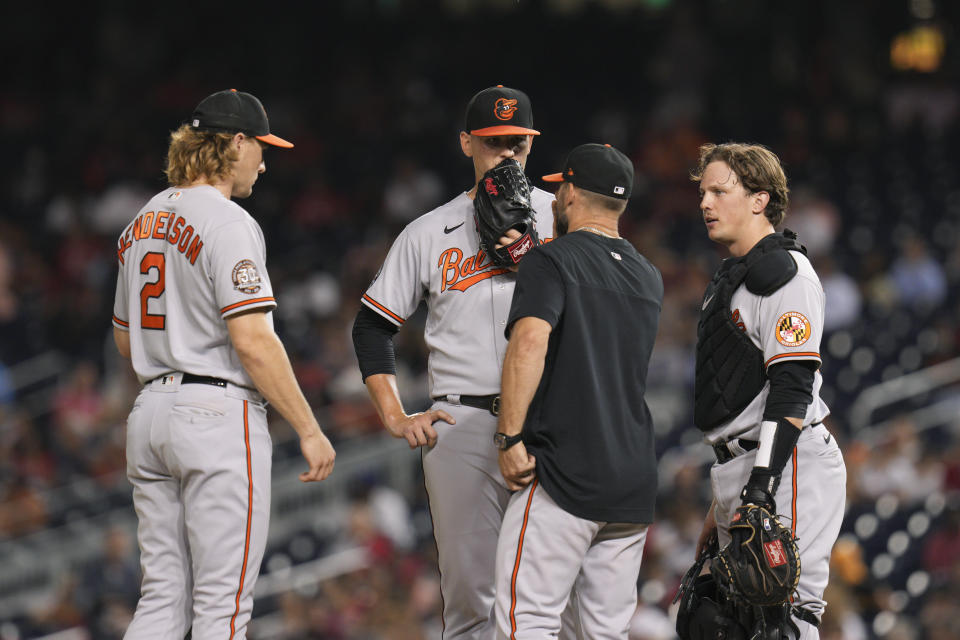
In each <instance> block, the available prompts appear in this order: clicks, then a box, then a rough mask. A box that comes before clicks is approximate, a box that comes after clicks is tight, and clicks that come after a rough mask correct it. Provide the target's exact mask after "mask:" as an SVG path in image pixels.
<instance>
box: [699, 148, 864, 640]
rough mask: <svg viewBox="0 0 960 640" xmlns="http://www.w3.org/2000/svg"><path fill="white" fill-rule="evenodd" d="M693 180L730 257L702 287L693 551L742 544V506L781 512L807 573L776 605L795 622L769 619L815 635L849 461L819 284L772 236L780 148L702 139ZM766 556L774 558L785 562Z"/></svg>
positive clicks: (783, 239)
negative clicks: (828, 391) (702, 495)
mask: <svg viewBox="0 0 960 640" xmlns="http://www.w3.org/2000/svg"><path fill="white" fill-rule="evenodd" d="M692 179H693V180H695V181H697V182H699V184H700V210H701V212H702V215H703V220H704V223H705V224H706V227H707V233H708V235H709V237H710V239H711V240H713V241H714V242H718V243H720V244H722V245H724V246H726V247H727V248H728V249H729V250H730V253H731V256H732V257H730V258H728V259H727V260H725V261H724V262H723V264H722V266H721V267H720V269H719V270H718V271H717V274H716V275H715V276H714V278H713V281H712V282H711V283H710V286H709V287H708V288H707V291H706V294H705V295H704V301H703V307H702V311H701V316H700V322H699V326H698V329H697V333H698V341H697V371H696V392H695V395H696V398H695V409H694V418H695V422H696V424H697V427H698V428H700V429H701V430H702V431H703V432H704V434H705V439H706V441H707V443H708V444H710V445H711V446H712V447H713V449H714V451H715V453H716V456H717V462H716V463H715V464H714V465H713V467H712V468H711V471H710V478H711V484H712V486H713V495H714V500H713V504H712V505H711V507H710V510H709V512H708V513H707V517H706V522H705V523H704V527H703V532H702V534H701V537H700V543H699V547H698V556H699V555H700V551H702V550H703V548H704V547H706V546H707V545H708V544H709V543H710V541H711V539H712V538H714V537H715V536H719V540H718V542H719V546H720V547H721V548H722V547H724V546H726V545H727V544H728V543H730V544H731V546H736V545H739V544H741V543H743V542H744V540H742V539H740V538H738V536H739V535H740V534H739V531H740V529H737V530H736V532H735V533H734V535H733V539H732V538H731V533H730V523H731V519H733V518H735V514H736V516H739V515H740V514H739V513H737V509H738V508H739V507H741V505H758V506H762V507H764V508H766V509H767V510H768V511H769V512H770V513H772V514H780V516H781V520H783V521H784V523H785V526H789V527H790V528H791V529H792V531H793V533H794V534H795V535H796V537H797V538H798V543H797V544H798V547H799V556H800V566H801V572H800V578H799V584H798V586H797V593H796V594H795V596H794V597H793V599H792V600H791V602H790V605H789V606H787V607H783V608H781V610H782V611H783V612H784V614H783V616H782V617H783V618H786V612H787V611H789V613H790V614H791V615H790V616H789V617H790V618H791V619H784V620H780V621H779V622H776V621H773V620H770V619H768V620H767V623H768V624H769V623H774V624H776V625H778V626H779V632H780V633H781V635H784V636H786V637H793V636H796V635H798V634H799V637H800V638H804V639H805V640H806V639H813V638H818V637H819V632H818V624H819V619H820V615H821V614H822V612H823V608H824V606H825V604H826V603H825V602H824V601H823V599H822V598H823V592H824V589H825V588H826V586H827V580H828V577H829V566H828V564H829V559H830V552H831V549H832V548H833V544H834V542H835V541H836V539H837V535H838V533H839V531H840V524H841V521H842V519H843V512H844V500H845V493H846V491H845V486H846V469H845V467H844V463H843V457H842V455H841V453H840V449H839V447H838V446H837V443H836V440H835V439H834V438H833V437H832V436H831V434H830V432H829V431H828V430H827V428H826V427H825V426H824V425H823V420H824V418H826V417H827V415H828V414H829V410H828V409H827V406H826V405H825V404H824V402H823V400H821V398H820V395H819V391H820V386H821V383H822V380H821V377H820V373H819V366H820V353H819V351H820V340H821V336H822V331H823V316H824V294H823V289H822V287H821V285H820V280H819V279H818V278H817V274H816V273H815V272H814V270H813V267H812V266H811V264H810V261H809V260H808V259H807V257H806V251H805V249H803V247H802V246H801V245H800V244H799V242H797V239H796V235H795V234H793V233H792V232H789V231H785V232H784V233H782V234H780V233H775V232H774V227H775V226H777V225H779V224H780V223H781V222H782V221H783V218H784V215H785V210H786V206H787V201H788V189H787V179H786V176H785V175H784V172H783V169H782V168H781V166H780V161H779V159H778V158H777V157H776V156H775V155H774V154H773V153H771V152H770V151H769V150H768V149H766V148H764V147H762V146H759V145H747V144H738V143H728V144H722V145H712V144H708V145H704V146H703V147H701V149H700V160H699V165H698V167H697V169H696V171H695V172H694V173H693V175H692ZM731 540H732V541H731ZM768 560H771V566H773V565H775V564H777V562H781V561H782V558H772V559H771V558H768ZM764 616H766V614H764ZM741 622H743V620H742V619H741ZM744 624H747V626H748V627H749V623H744ZM707 632H708V634H709V633H712V631H711V630H709V629H708V630H707ZM771 637H772V636H771ZM777 637H779V636H777Z"/></svg>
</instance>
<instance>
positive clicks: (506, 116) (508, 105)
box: [493, 98, 517, 120]
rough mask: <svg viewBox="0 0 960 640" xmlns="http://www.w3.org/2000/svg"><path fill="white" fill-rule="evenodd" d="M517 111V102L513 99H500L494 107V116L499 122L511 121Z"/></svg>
mask: <svg viewBox="0 0 960 640" xmlns="http://www.w3.org/2000/svg"><path fill="white" fill-rule="evenodd" d="M516 111H517V101H516V100H514V99H513V98H500V99H498V100H497V102H496V103H495V104H494V105H493V115H495V116H497V119H498V120H510V119H512V118H513V114H514V113H516Z"/></svg>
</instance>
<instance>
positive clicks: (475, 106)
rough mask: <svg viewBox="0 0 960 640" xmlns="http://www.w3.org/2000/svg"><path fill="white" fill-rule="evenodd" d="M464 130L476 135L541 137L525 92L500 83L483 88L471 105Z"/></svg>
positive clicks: (468, 107) (474, 97) (471, 101)
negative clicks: (535, 125)
mask: <svg viewBox="0 0 960 640" xmlns="http://www.w3.org/2000/svg"><path fill="white" fill-rule="evenodd" d="M465 121H466V122H465V125H464V127H463V130H464V131H467V132H468V133H470V134H471V135H475V136H528V135H529V136H538V135H540V132H539V131H537V130H536V129H534V128H533V109H531V107H530V98H529V97H527V94H525V93H524V92H523V91H520V90H518V89H510V88H508V87H504V86H503V85H502V84H498V85H497V86H495V87H490V88H488V89H484V90H483V91H480V92H479V93H477V94H476V95H474V96H473V97H472V98H471V99H470V102H469V103H468V104H467V114H466V118H465Z"/></svg>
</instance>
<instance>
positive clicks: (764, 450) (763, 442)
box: [753, 420, 777, 468]
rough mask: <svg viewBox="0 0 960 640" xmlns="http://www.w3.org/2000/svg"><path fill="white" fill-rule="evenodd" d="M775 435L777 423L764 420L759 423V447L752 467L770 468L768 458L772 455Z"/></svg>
mask: <svg viewBox="0 0 960 640" xmlns="http://www.w3.org/2000/svg"><path fill="white" fill-rule="evenodd" d="M776 435H777V422H776V421H775V420H764V421H763V422H761V423H760V445H759V446H758V447H757V459H756V461H755V462H754V463H753V466H754V467H765V468H768V467H770V458H771V456H772V455H773V441H774V440H775V439H776Z"/></svg>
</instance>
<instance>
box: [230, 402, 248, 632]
mask: <svg viewBox="0 0 960 640" xmlns="http://www.w3.org/2000/svg"><path fill="white" fill-rule="evenodd" d="M243 444H244V446H246V448H247V534H246V537H244V539H243V566H242V567H241V569H240V585H239V586H238V587H237V598H236V607H235V608H234V610H233V615H232V616H231V617H230V638H231V639H232V638H233V634H234V633H236V622H237V615H238V614H239V613H240V596H241V594H242V593H243V580H244V578H246V576H247V557H248V555H249V553H250V524H251V521H252V520H253V463H252V462H251V460H250V423H249V422H248V421H247V401H246V400H244V401H243Z"/></svg>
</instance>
